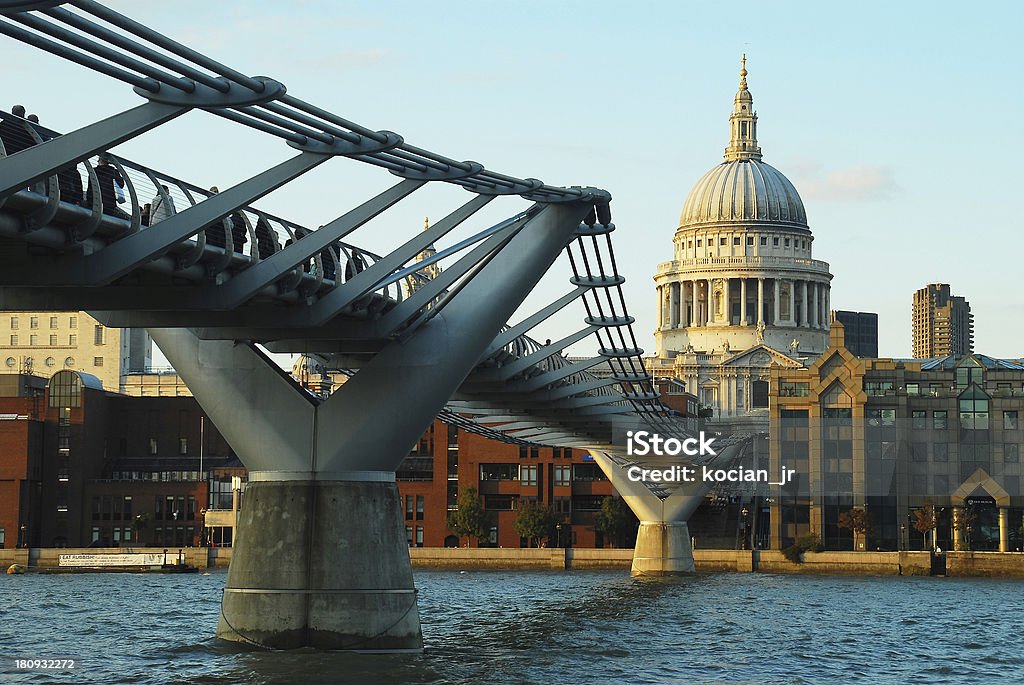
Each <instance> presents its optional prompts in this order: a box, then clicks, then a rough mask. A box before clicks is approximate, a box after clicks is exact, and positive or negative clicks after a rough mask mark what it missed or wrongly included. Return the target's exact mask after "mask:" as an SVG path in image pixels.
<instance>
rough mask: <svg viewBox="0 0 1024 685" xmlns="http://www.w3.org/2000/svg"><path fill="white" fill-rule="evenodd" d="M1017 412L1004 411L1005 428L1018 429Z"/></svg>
mask: <svg viewBox="0 0 1024 685" xmlns="http://www.w3.org/2000/svg"><path fill="white" fill-rule="evenodd" d="M1017 427H1018V424H1017V412H1015V411H1004V412H1003V430H1008V431H1015V430H1017Z"/></svg>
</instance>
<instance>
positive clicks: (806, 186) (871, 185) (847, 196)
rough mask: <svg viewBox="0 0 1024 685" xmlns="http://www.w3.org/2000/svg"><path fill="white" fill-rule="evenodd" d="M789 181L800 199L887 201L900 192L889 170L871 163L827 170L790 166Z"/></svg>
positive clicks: (805, 164)
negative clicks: (790, 180) (794, 186)
mask: <svg viewBox="0 0 1024 685" xmlns="http://www.w3.org/2000/svg"><path fill="white" fill-rule="evenodd" d="M790 178H791V179H792V180H793V183H794V185H796V188H797V190H798V191H799V192H800V195H801V196H803V197H804V198H813V199H820V200H839V201H849V200H857V201H864V200H869V201H870V200H887V199H889V198H890V197H892V196H893V194H895V192H896V191H897V190H899V186H898V185H897V184H896V181H895V179H894V178H893V175H892V170H891V169H890V168H889V167H886V166H879V165H872V164H858V165H852V166H846V167H837V168H833V169H825V168H824V167H823V166H822V165H821V164H816V163H812V162H805V163H798V164H795V165H790Z"/></svg>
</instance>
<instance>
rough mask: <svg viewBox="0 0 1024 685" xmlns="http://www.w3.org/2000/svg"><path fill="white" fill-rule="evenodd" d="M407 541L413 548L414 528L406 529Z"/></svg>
mask: <svg viewBox="0 0 1024 685" xmlns="http://www.w3.org/2000/svg"><path fill="white" fill-rule="evenodd" d="M405 540H406V542H407V543H409V546H410V547H412V526H406V527H405Z"/></svg>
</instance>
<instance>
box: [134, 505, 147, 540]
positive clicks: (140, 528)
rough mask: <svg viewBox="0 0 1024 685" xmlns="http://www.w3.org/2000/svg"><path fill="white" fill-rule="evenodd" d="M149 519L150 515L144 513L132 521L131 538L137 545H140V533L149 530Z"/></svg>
mask: <svg viewBox="0 0 1024 685" xmlns="http://www.w3.org/2000/svg"><path fill="white" fill-rule="evenodd" d="M149 519H150V515H149V513H148V512H146V513H142V514H139V515H138V516H136V517H135V519H134V520H133V521H132V537H133V538H134V539H135V540H136V541H137V542H139V543H142V539H141V538H142V533H143V532H145V530H146V529H147V528H149ZM143 544H144V543H143Z"/></svg>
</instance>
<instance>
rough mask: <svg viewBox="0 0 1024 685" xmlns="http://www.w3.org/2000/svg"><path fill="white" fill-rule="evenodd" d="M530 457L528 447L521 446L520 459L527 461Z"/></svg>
mask: <svg viewBox="0 0 1024 685" xmlns="http://www.w3.org/2000/svg"><path fill="white" fill-rule="evenodd" d="M528 456H530V451H529V450H528V449H527V447H526V445H520V446H519V458H520V459H526V458H527V457H528Z"/></svg>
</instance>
